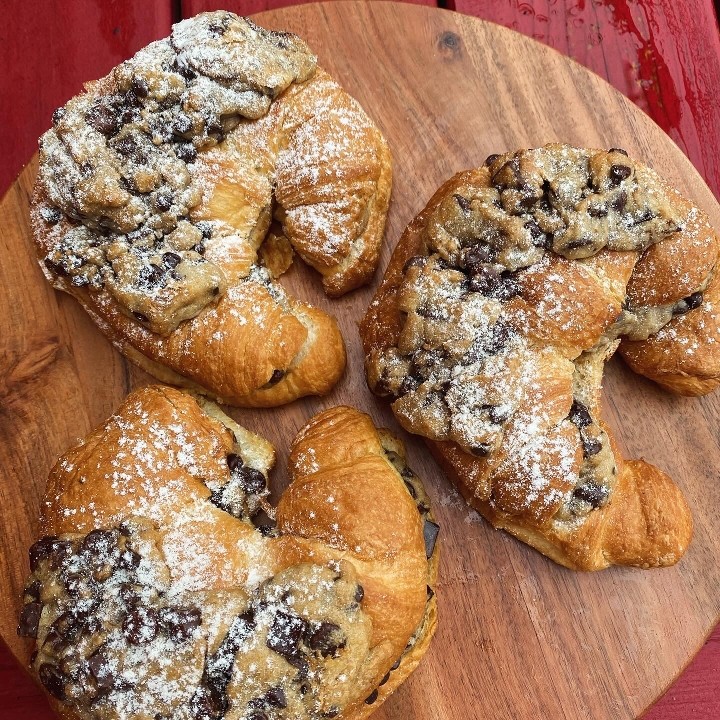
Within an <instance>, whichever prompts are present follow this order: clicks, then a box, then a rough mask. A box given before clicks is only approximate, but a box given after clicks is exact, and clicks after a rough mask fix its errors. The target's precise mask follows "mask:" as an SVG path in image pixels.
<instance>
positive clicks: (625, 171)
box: [609, 165, 632, 185]
mask: <svg viewBox="0 0 720 720" xmlns="http://www.w3.org/2000/svg"><path fill="white" fill-rule="evenodd" d="M630 175H632V169H631V168H629V167H628V166H627V165H611V166H610V173H609V177H610V182H611V183H612V184H613V185H619V184H620V183H621V182H622V181H623V180H627V179H628V178H629V177H630Z"/></svg>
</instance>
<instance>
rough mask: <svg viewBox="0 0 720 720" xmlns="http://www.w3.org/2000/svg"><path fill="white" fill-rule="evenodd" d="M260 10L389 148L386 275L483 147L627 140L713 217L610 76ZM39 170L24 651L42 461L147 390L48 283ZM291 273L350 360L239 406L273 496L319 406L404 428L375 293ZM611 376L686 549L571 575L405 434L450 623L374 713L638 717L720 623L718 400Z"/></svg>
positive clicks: (5, 358)
mask: <svg viewBox="0 0 720 720" xmlns="http://www.w3.org/2000/svg"><path fill="white" fill-rule="evenodd" d="M258 20H259V22H260V23H261V24H263V25H265V26H268V27H273V28H278V29H281V28H282V29H287V30H292V31H294V32H296V33H298V34H300V35H301V36H303V37H304V38H305V39H306V40H307V41H308V42H309V43H310V45H311V47H313V48H314V50H315V51H316V52H317V53H318V55H319V58H320V62H321V64H322V65H323V66H324V67H325V68H327V69H328V70H329V71H330V72H331V73H332V74H333V75H334V76H335V77H336V78H337V79H338V80H340V82H341V83H342V84H343V85H344V86H345V88H346V89H347V90H348V91H349V92H350V93H351V94H353V95H354V96H355V97H357V98H358V99H359V100H360V101H361V103H362V104H363V106H364V107H365V108H366V110H367V111H368V112H369V114H370V115H371V116H372V117H373V118H375V120H376V121H377V123H378V124H379V125H380V127H381V128H382V130H383V131H384V133H385V135H386V137H387V138H388V140H389V142H390V145H391V148H392V151H393V154H394V158H395V186H394V192H393V202H392V207H391V212H390V217H389V222H388V230H387V245H386V247H385V249H384V251H383V256H382V260H381V269H384V267H385V266H386V264H387V261H388V258H389V255H390V252H391V250H392V247H393V246H394V245H395V242H396V241H397V239H398V237H399V235H400V233H401V232H402V230H403V228H404V227H405V225H406V224H407V223H408V222H409V220H410V219H411V218H412V217H413V216H414V215H415V214H416V213H417V212H418V211H419V210H420V209H421V208H422V207H423V205H424V203H425V202H426V200H427V199H428V198H429V197H430V195H431V194H432V193H433V191H434V190H435V189H436V187H437V186H438V185H439V184H440V183H441V182H442V181H443V180H445V179H446V178H448V177H449V176H450V175H452V174H453V173H455V172H456V171H458V170H461V169H465V168H468V167H472V166H477V165H479V164H481V163H482V162H483V160H484V158H485V157H486V156H487V155H488V154H489V153H491V152H502V151H505V150H510V149H516V148H520V147H531V146H537V145H541V144H543V143H546V142H550V141H564V142H569V143H574V144H579V145H588V146H597V147H612V146H615V147H617V146H619V147H624V148H627V150H628V151H630V153H631V154H632V155H633V156H635V157H637V158H640V159H642V160H643V161H645V162H646V163H648V164H649V165H651V166H652V167H654V168H656V169H657V170H659V171H660V172H662V173H663V174H665V175H666V176H667V177H668V178H669V179H670V180H671V181H672V182H673V183H675V185H676V186H677V187H678V188H679V189H680V190H682V191H683V192H684V193H685V194H686V195H687V196H688V197H690V198H692V199H693V200H694V201H695V202H697V204H699V205H700V206H701V207H702V208H703V209H704V210H706V211H707V212H708V213H709V215H710V217H711V219H712V221H713V223H714V224H715V226H716V227H720V208H719V207H718V205H717V204H716V202H715V201H714V199H713V197H712V195H711V193H710V192H709V190H708V189H707V188H706V187H705V185H704V184H703V183H702V181H701V179H700V177H699V176H698V174H697V173H696V171H695V170H694V169H693V167H692V166H691V165H690V163H689V162H688V161H687V160H686V158H685V157H684V156H683V155H682V153H681V152H680V151H679V150H678V148H677V147H676V146H675V145H674V144H673V143H672V142H671V141H670V140H669V139H668V137H667V136H666V135H665V134H663V132H662V131H661V130H660V129H659V128H658V127H657V126H656V125H654V124H653V123H652V121H651V120H649V119H648V118H647V117H646V116H645V115H644V114H643V113H642V112H641V111H639V110H638V109H637V108H636V107H634V106H633V105H632V104H631V103H630V102H628V101H627V100H626V99H625V98H623V97H622V96H621V95H620V94H619V93H618V92H616V91H615V90H613V89H612V88H611V87H610V86H609V85H607V84H606V83H605V82H604V81H602V80H601V79H599V78H598V77H596V76H594V75H592V74H591V73H589V72H588V71H587V70H585V69H584V68H582V67H580V66H579V65H577V64H575V63H573V62H572V61H570V60H568V59H567V58H565V57H563V56H561V55H559V54H557V53H555V52H554V51H553V50H550V49H548V48H547V47H545V46H543V45H540V44H537V43H535V42H533V41H531V40H528V39H527V38H525V37H523V36H521V35H519V34H516V33H513V32H512V31H510V30H506V29H504V28H501V27H499V26H497V25H492V24H490V23H486V22H482V21H480V20H477V19H474V18H470V17H464V16H462V15H459V14H455V13H450V12H445V11H441V10H434V9H428V8H424V7H418V6H413V5H395V4H392V3H384V2H376V3H356V2H348V3H328V4H324V5H305V6H298V7H293V8H287V9H283V10H279V11H274V12H270V13H265V14H262V15H260V16H259V17H258ZM35 168H36V165H35V162H33V163H31V164H30V166H29V167H27V168H26V169H25V171H24V172H23V174H22V175H21V177H20V178H19V179H18V181H17V182H16V183H15V185H14V186H13V188H12V189H11V191H10V192H9V193H8V195H7V196H6V197H5V199H4V200H3V202H2V204H1V205H0V243H1V244H2V258H3V259H2V263H0V302H1V303H2V308H3V311H2V313H0V458H1V460H0V463H1V464H2V484H1V485H0V502H1V503H2V526H1V527H0V548H1V549H2V557H1V558H0V632H1V634H2V637H3V638H4V639H5V640H6V642H7V643H8V645H9V646H10V648H11V650H12V652H13V653H14V654H15V655H16V656H17V657H18V658H19V659H21V660H22V661H23V662H26V661H27V657H28V654H29V647H28V645H26V643H25V642H24V641H21V640H20V639H19V638H18V637H17V636H16V635H15V622H16V621H15V618H16V617H17V612H18V608H19V604H20V599H19V598H20V593H21V589H22V586H23V581H24V578H25V575H26V573H27V571H28V567H27V558H26V556H27V552H26V550H27V547H28V546H29V545H30V543H31V542H32V541H33V539H34V537H35V532H36V527H37V522H36V518H37V516H38V513H39V509H40V502H41V496H42V492H43V487H44V483H45V477H46V476H47V472H48V470H49V468H50V467H51V465H52V464H53V462H54V461H55V459H56V458H57V456H58V455H59V454H60V453H61V452H63V451H64V450H65V449H67V448H68V447H69V446H70V445H71V444H73V443H74V442H76V441H77V439H78V438H80V437H81V436H82V435H84V434H85V433H87V432H88V431H89V430H90V429H91V428H93V427H94V426H95V425H97V424H98V423H100V422H101V421H103V420H104V419H105V418H106V417H107V416H108V415H110V414H111V413H112V412H113V410H114V409H115V408H116V407H117V405H118V404H119V403H120V401H121V400H122V398H123V397H124V395H125V394H126V393H127V392H128V391H129V390H130V389H132V388H133V387H136V386H138V385H142V384H146V383H148V382H151V378H149V376H147V375H145V374H144V373H142V372H141V371H139V370H138V369H136V368H135V367H134V366H132V365H130V364H129V363H127V362H126V361H125V360H124V359H123V358H122V357H120V356H119V355H118V354H117V353H116V352H115V351H114V350H112V349H111V347H110V345H109V343H108V342H107V341H106V340H105V339H104V337H103V336H102V335H101V334H100V332H99V331H98V330H97V329H96V328H95V326H94V325H93V324H92V322H91V321H90V320H89V319H88V317H87V316H86V315H85V313H84V312H83V311H82V310H81V309H80V308H79V306H78V305H77V304H76V303H75V302H74V301H73V300H72V299H71V298H69V297H68V296H65V295H62V294H61V293H58V292H55V291H54V290H53V289H52V288H51V287H50V286H49V285H48V283H47V282H46V281H45V280H44V279H43V277H42V275H41V273H40V270H39V269H38V267H37V264H36V262H35V260H34V253H33V249H32V241H31V236H30V230H29V227H28V217H27V207H28V196H29V192H30V190H31V187H32V184H33V181H34V175H35ZM378 280H379V276H378V278H376V282H375V283H374V284H373V285H375V284H376V283H377V281H378ZM286 284H287V285H290V286H291V287H293V288H294V289H295V290H296V292H298V293H299V294H301V295H302V296H304V297H306V298H310V299H312V300H313V301H315V302H316V303H317V304H318V305H320V306H322V307H323V308H326V309H328V310H329V311H331V312H333V313H334V314H335V315H336V316H337V317H338V318H339V319H340V323H341V326H342V329H343V332H344V335H345V338H346V340H347V344H348V350H349V365H348V370H347V372H346V375H345V376H344V378H343V380H342V381H341V383H340V384H339V386H338V387H337V388H336V389H335V390H334V392H332V393H331V394H330V395H329V396H328V397H326V398H321V399H310V400H306V401H300V402H296V403H294V404H292V405H290V406H288V407H285V408H280V409H276V410H258V411H246V410H233V411H232V414H233V416H234V417H235V418H236V419H238V420H239V421H240V422H241V423H243V424H246V425H247V426H249V427H250V428H252V429H254V430H256V431H258V432H260V433H263V434H264V435H266V436H267V437H268V438H269V439H270V440H271V441H272V442H273V443H274V444H275V445H276V447H277V449H278V467H277V471H276V473H275V476H274V477H275V479H274V482H275V485H274V487H275V488H276V489H279V488H282V487H283V486H284V483H285V463H286V458H287V447H288V444H289V441H290V439H291V438H292V437H293V436H294V434H295V432H296V430H297V429H298V428H299V427H300V426H301V425H302V424H303V423H304V422H305V420H306V419H307V418H308V417H309V416H310V415H311V414H313V413H314V412H316V411H318V410H320V409H322V408H325V407H329V406H331V405H335V404H339V403H348V404H352V405H355V406H358V407H360V408H362V409H363V410H365V411H367V412H369V413H370V414H371V415H372V416H373V417H374V419H375V421H376V422H377V423H379V424H381V425H384V426H387V427H391V428H394V429H395V430H398V428H397V425H396V423H395V422H394V420H393V419H392V416H391V414H390V412H389V411H388V409H387V408H386V407H385V406H384V405H383V404H382V403H380V402H378V401H376V400H375V399H374V398H373V396H372V395H371V394H370V393H369V392H368V390H367V388H366V386H365V382H364V378H363V370H362V356H361V351H360V344H359V341H358V336H357V322H358V320H359V319H360V318H361V317H362V314H363V312H364V310H365V308H366V306H367V303H368V301H369V298H370V296H371V294H372V288H368V289H365V290H362V291H359V292H356V293H353V294H352V295H351V296H350V297H346V298H344V299H341V300H339V301H333V302H331V301H328V300H327V299H326V298H324V297H323V296H322V294H321V293H320V291H319V289H318V284H317V282H316V279H315V278H313V277H312V275H311V273H310V272H309V271H307V270H306V269H305V268H302V267H295V268H294V269H293V270H292V271H291V272H290V273H289V275H288V276H287V281H286ZM605 385H606V399H607V402H606V417H607V418H608V420H609V422H610V424H611V426H612V427H613V428H615V429H616V430H617V432H618V435H619V437H620V439H621V442H622V444H623V450H624V451H625V452H626V454H627V455H629V456H630V457H645V458H646V459H648V460H650V461H652V462H654V463H655V464H657V465H658V466H659V467H661V468H662V469H663V470H665V471H667V472H669V473H670V474H671V475H672V476H673V477H674V478H675V479H676V480H677V481H678V483H679V484H680V485H681V486H682V488H683V489H684V490H685V492H686V494H687V497H688V500H689V502H690V504H691V506H692V508H693V512H694V517H695V539H694V541H693V544H692V546H691V548H690V550H689V552H688V554H687V555H686V557H685V558H684V559H683V560H682V561H681V562H680V564H679V565H678V566H676V567H674V568H670V569H666V570H651V571H641V570H626V569H615V568H614V569H610V570H606V571H604V572H601V573H595V574H580V573H574V572H571V571H568V570H565V569H564V568H562V567H559V566H557V565H555V564H553V563H552V562H550V561H549V560H547V559H545V558H544V557H542V556H541V555H539V554H538V553H536V552H535V551H533V550H531V549H530V548H528V547H526V546H525V545H522V544H521V543H519V542H517V541H515V540H513V539H512V538H510V537H509V536H507V535H505V534H503V533H501V532H497V531H495V530H493V529H492V528H491V527H490V526H489V525H488V524H487V523H485V522H484V521H482V520H481V519H480V518H479V517H478V516H477V515H476V514H475V513H473V512H471V511H470V510H469V509H468V508H467V507H466V506H465V505H464V503H463V502H462V501H461V500H460V497H459V496H458V494H457V493H456V492H455V491H454V490H453V488H452V487H451V486H450V485H449V483H448V482H447V480H446V479H445V478H444V477H443V476H442V474H441V473H440V472H439V470H438V468H437V466H436V465H435V464H434V462H433V461H432V459H431V458H430V455H429V453H428V452H427V450H426V449H425V447H424V446H423V444H422V443H421V442H420V441H419V440H417V439H416V438H411V437H409V436H408V435H407V434H405V433H402V432H401V435H402V437H403V438H404V439H405V441H406V442H407V444H408V447H409V455H410V459H411V464H412V466H413V467H414V468H415V469H416V470H417V471H418V473H419V474H420V475H421V477H423V478H424V479H425V481H426V485H427V487H428V490H429V493H430V495H431V497H432V499H433V501H434V507H435V512H436V514H437V515H438V516H439V520H440V523H441V526H442V533H441V536H440V537H441V541H442V559H441V573H440V582H439V584H438V588H437V594H438V597H439V603H440V606H439V610H440V625H439V629H438V632H437V635H436V637H435V640H434V642H433V644H432V646H431V648H430V651H429V652H428V654H427V656H426V657H425V660H424V661H423V663H422V664H421V666H420V668H419V669H418V671H417V672H416V673H415V674H414V675H413V676H412V678H411V679H410V680H409V681H408V682H406V683H405V685H404V686H403V687H401V688H400V689H399V690H398V691H397V692H396V693H395V695H394V696H393V697H392V698H391V699H390V700H389V701H388V702H387V703H386V704H385V705H384V707H383V708H382V709H381V710H379V711H378V713H377V714H376V715H375V716H374V717H375V718H377V720H390V719H391V718H392V719H396V720H400V719H401V718H403V719H404V718H415V719H416V720H425V719H427V720H431V719H432V720H438V719H440V718H447V719H448V720H455V719H457V718H461V717H464V718H472V719H479V718H483V720H489V719H490V718H513V719H514V718H553V719H556V718H588V717H592V718H596V719H600V718H612V719H613V720H618V719H619V718H629V717H635V716H637V715H638V714H639V713H640V712H642V711H643V709H644V708H646V707H647V706H648V705H649V704H650V703H651V702H652V701H653V700H654V699H656V698H657V697H658V696H659V695H660V693H661V692H662V691H663V690H664V689H665V688H666V686H667V685H668V684H669V683H670V682H671V681H672V680H673V678H674V677H675V676H676V674H677V673H678V672H679V671H680V670H681V669H682V668H683V667H684V666H685V664H686V663H687V662H688V661H689V660H690V658H691V657H692V655H693V654H694V653H695V652H696V651H697V649H698V648H699V646H700V644H701V642H702V640H703V638H704V637H705V636H706V634H707V633H708V632H709V631H710V630H711V629H712V627H713V625H714V624H715V623H716V622H717V620H718V614H719V613H720V594H718V592H717V588H718V587H720V582H719V581H720V569H719V567H718V563H717V561H716V558H717V553H718V549H719V547H720V533H718V524H719V521H718V517H720V484H718V482H717V480H718V472H717V468H718V467H720V439H719V438H718V426H719V425H720V395H718V394H715V395H714V396H711V397H708V398H703V399H686V398H678V397H674V396H670V395H668V394H666V393H664V392H662V391H661V390H659V389H658V388H657V387H656V386H654V385H653V384H651V383H650V382H648V381H646V380H645V379H643V378H640V377H637V376H635V375H633V374H632V373H631V372H630V371H629V370H628V369H627V368H626V367H625V366H624V365H622V364H621V363H620V362H619V361H613V362H611V363H610V366H609V367H608V370H607V376H606V382H605ZM378 501H382V499H381V498H378Z"/></svg>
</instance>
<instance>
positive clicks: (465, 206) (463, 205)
mask: <svg viewBox="0 0 720 720" xmlns="http://www.w3.org/2000/svg"><path fill="white" fill-rule="evenodd" d="M453 197H454V198H455V202H457V204H458V205H459V206H460V209H461V210H462V211H463V212H464V213H467V212H470V201H469V200H468V199H467V198H466V197H463V196H462V195H458V194H455V195H453Z"/></svg>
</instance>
